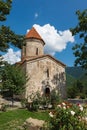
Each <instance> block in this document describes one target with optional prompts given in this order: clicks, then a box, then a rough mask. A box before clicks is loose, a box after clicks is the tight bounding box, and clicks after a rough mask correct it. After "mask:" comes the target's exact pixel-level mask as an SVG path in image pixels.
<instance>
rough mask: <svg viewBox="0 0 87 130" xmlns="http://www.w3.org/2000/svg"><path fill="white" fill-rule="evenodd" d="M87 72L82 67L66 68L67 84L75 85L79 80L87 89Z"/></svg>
mask: <svg viewBox="0 0 87 130" xmlns="http://www.w3.org/2000/svg"><path fill="white" fill-rule="evenodd" d="M86 73H87V71H85V70H84V69H82V68H81V67H66V82H67V83H66V84H67V86H68V87H69V86H71V85H73V83H74V82H75V81H76V80H77V79H78V80H80V81H81V82H82V83H83V84H84V85H85V86H86V87H87V75H86Z"/></svg>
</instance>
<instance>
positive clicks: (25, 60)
mask: <svg viewBox="0 0 87 130" xmlns="http://www.w3.org/2000/svg"><path fill="white" fill-rule="evenodd" d="M45 57H48V58H50V59H52V60H53V61H54V62H56V63H57V64H60V65H62V66H63V67H66V65H65V64H64V63H62V62H61V61H59V60H57V59H55V58H54V57H53V56H51V55H41V56H35V57H31V58H28V57H27V58H26V57H25V58H24V60H23V61H22V63H21V64H23V63H24V62H28V61H34V60H39V59H41V58H45Z"/></svg>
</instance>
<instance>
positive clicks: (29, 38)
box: [22, 27, 45, 59]
mask: <svg viewBox="0 0 87 130" xmlns="http://www.w3.org/2000/svg"><path fill="white" fill-rule="evenodd" d="M44 45H45V42H44V41H43V39H42V38H41V36H40V35H39V33H38V32H37V31H36V29H35V28H34V27H33V28H32V29H31V30H30V31H29V32H28V33H27V34H26V36H25V46H23V48H22V59H24V58H32V57H35V56H40V55H43V54H44Z"/></svg>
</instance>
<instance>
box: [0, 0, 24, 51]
mask: <svg viewBox="0 0 87 130" xmlns="http://www.w3.org/2000/svg"><path fill="white" fill-rule="evenodd" d="M11 7H12V0H0V22H1V23H2V22H4V21H5V20H7V18H6V16H7V15H9V13H10V11H11ZM0 25H1V26H0V51H6V50H7V48H9V45H10V44H12V45H15V46H16V47H19V48H21V46H22V43H23V39H24V36H22V35H17V34H15V33H14V31H12V30H11V29H10V27H7V26H5V25H3V24H0Z"/></svg>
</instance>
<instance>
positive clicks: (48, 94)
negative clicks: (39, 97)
mask: <svg viewBox="0 0 87 130" xmlns="http://www.w3.org/2000/svg"><path fill="white" fill-rule="evenodd" d="M45 95H46V96H50V89H49V88H48V87H46V88H45Z"/></svg>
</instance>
